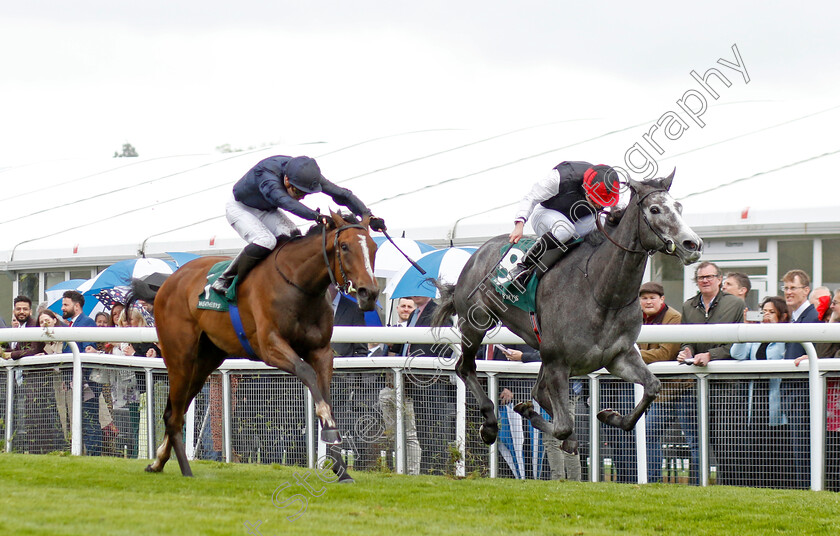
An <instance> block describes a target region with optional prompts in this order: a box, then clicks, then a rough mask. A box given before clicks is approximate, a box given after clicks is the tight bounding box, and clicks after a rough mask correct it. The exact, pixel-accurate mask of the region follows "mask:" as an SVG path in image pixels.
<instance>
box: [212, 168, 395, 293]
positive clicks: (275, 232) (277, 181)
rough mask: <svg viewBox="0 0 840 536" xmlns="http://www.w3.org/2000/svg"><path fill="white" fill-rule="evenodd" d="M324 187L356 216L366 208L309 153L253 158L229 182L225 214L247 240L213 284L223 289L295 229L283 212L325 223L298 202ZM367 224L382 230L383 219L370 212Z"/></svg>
mask: <svg viewBox="0 0 840 536" xmlns="http://www.w3.org/2000/svg"><path fill="white" fill-rule="evenodd" d="M318 192H323V193H325V194H327V195H328V196H330V197H331V198H332V199H333V201H335V202H336V203H338V204H339V205H341V206H344V207H347V208H349V209H350V211H351V212H353V214H355V215H357V216H369V215H371V213H370V210H369V209H368V208H367V207H366V206H365V204H364V203H362V202H361V200H359V198H358V197H356V196H355V195H353V192H351V191H350V190H348V189H346V188H341V187H340V186H336V185H335V184H333V183H332V182H330V181H328V180H327V179H326V178H324V176H323V175H322V174H321V168H319V167H318V163H317V162H315V160H314V159H313V158H310V157H308V156H296V157H291V156H282V155H278V156H270V157H268V158H266V159H264V160H261V161H260V162H258V163H257V165H256V166H254V167H253V168H251V169H250V170H249V171H248V173H246V174H245V176H244V177H242V178H241V179H239V181H238V182H237V183H236V184H234V185H233V195H232V196H231V197H230V198H229V199H228V202H227V204H226V205H225V215H226V216H227V220H228V222H229V223H230V224H231V226H233V228H234V229H235V230H236V232H237V233H239V236H241V237H242V238H243V239H245V241H246V242H248V245H247V246H245V249H243V250H242V252H240V253H239V255H237V257H236V258H235V259H234V260H233V262H231V263H230V266H228V268H227V269H226V270H225V271H224V273H222V275H221V276H219V278H218V279H217V280H216V281H215V282H214V283H213V285H212V288H213V290H215V291H216V292H219V293H220V294H225V293H226V292H227V291H228V289H229V288H230V284H231V282H232V281H233V279H234V277H236V276H239V279H240V281H241V280H242V279H243V278H244V277H245V276H246V275H247V274H248V272H250V271H251V269H252V268H253V267H254V266H256V265H257V264H258V263H259V262H260V261H261V260H262V259H264V258H265V257H267V256H268V255H269V253H271V251H272V250H273V249H274V246H276V245H277V238H278V237H281V236H285V237H289V236H292V235H294V234H299V231H298V229H297V227H296V226H295V224H294V223H293V222H292V220H291V219H289V217H288V216H287V215H286V214H285V212H291V213H292V214H294V215H295V216H298V217H300V218H303V219H305V220H312V221H317V222H319V223H323V224H325V225H326V224H327V223H328V217H327V216H324V215H321V214H319V213H318V212H316V211H314V210H312V209H311V208H309V207H307V206H306V205H304V204H303V203H301V202H300V200H301V199H303V198H304V197H305V196H306V195H308V194H314V193H318ZM370 228H371V229H373V230H374V231H384V230H386V228H385V222H384V221H383V220H382V219H381V218H374V217H371V219H370Z"/></svg>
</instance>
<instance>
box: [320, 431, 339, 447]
mask: <svg viewBox="0 0 840 536" xmlns="http://www.w3.org/2000/svg"><path fill="white" fill-rule="evenodd" d="M321 441H323V442H324V443H327V444H329V445H339V444H341V434H339V433H338V428H322V429H321Z"/></svg>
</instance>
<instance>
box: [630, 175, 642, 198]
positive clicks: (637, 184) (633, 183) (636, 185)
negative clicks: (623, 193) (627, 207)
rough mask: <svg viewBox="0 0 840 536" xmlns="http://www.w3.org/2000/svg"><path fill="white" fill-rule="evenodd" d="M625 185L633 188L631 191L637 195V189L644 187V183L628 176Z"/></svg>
mask: <svg viewBox="0 0 840 536" xmlns="http://www.w3.org/2000/svg"><path fill="white" fill-rule="evenodd" d="M627 186H629V187H630V189H631V190H633V193H635V194H636V195H639V190H641V189H642V188H644V186H645V183H643V182H639V181H636V180H633V179H631V178H630V177H627Z"/></svg>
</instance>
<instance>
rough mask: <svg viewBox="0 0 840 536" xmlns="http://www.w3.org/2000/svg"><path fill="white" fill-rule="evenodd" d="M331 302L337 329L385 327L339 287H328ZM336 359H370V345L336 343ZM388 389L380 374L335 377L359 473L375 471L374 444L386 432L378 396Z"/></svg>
mask: <svg viewBox="0 0 840 536" xmlns="http://www.w3.org/2000/svg"><path fill="white" fill-rule="evenodd" d="M328 298H330V299H331V300H332V306H333V314H334V319H333V325H335V326H381V325H382V321H381V320H380V318H379V315H378V312H377V311H372V314H367V313H365V312H363V311H362V310H361V309H359V305H358V303H357V302H356V300H354V299H353V297H352V296H349V295H347V294H343V293H341V292H339V291H338V289H337V288H336V287H335V285H330V286H329V287H328ZM332 349H333V352H334V353H335V355H336V357H366V356H367V355H368V345H367V344H366V343H359V342H345V343H335V344H333V345H332ZM384 386H385V380H384V375H383V374H382V373H378V372H371V373H356V372H351V373H346V374H339V375H336V376H334V377H333V385H332V389H331V392H332V397H331V398H332V400H333V412H334V414H335V416H336V419H337V421H338V427H339V430H340V431H341V435H342V439H343V441H344V446H345V448H349V449H352V450H353V452H354V454H355V457H354V459H353V464H352V465H353V467H354V468H355V469H371V468H373V466H374V461H375V458H377V457H378V456H377V455H376V454H377V453H376V452H375V449H374V448H373V443H374V441H375V440H376V439H378V438H379V437H380V436H381V435H382V432H383V430H384V428H383V426H382V418H381V415H379V409H378V398H377V397H378V393H379V390H380V389H382V388H383V387H384Z"/></svg>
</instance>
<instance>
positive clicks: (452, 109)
mask: <svg viewBox="0 0 840 536" xmlns="http://www.w3.org/2000/svg"><path fill="white" fill-rule="evenodd" d="M779 4H780V5H781V6H782V7H776V6H775V4H774V3H771V2H766V1H764V2H757V1H756V2H731V1H717V0H714V1H706V2H696V3H684V2H672V1H669V2H633V3H630V2H605V1H601V2H565V1H561V0H553V1H530V0H519V1H516V2H512V1H508V2H502V1H499V0H484V1H453V0H446V1H423V2H402V1H399V0H389V1H366V0H355V1H353V2H348V1H306V2H304V1H298V2H290V1H269V2H266V1H265V0H261V1H252V0H240V1H239V2H229V1H226V2H221V1H218V0H202V1H195V0H183V1H178V0H175V1H173V0H166V1H162V0H145V1H143V2H139V3H137V2H132V3H128V2H119V1H117V2H114V1H113V0H112V1H108V2H106V1H93V0H75V1H73V2H68V1H66V0H42V1H36V0H32V1H27V2H14V3H6V5H4V7H3V17H2V19H0V66H1V68H2V71H1V72H2V76H1V77H0V112H2V113H1V114H0V120H1V121H2V122H0V167H3V166H7V165H13V164H20V163H26V162H30V161H34V160H44V159H53V158H65V157H71V156H104V157H109V156H111V155H112V154H113V153H114V151H117V150H120V149H121V146H122V144H123V143H125V142H130V143H132V144H133V145H134V146H135V147H136V148H137V150H138V151H139V153H140V154H141V156H158V155H170V154H184V153H194V152H198V153H206V152H211V151H213V150H214V148H215V147H216V146H219V145H222V144H231V145H232V146H234V147H243V148H244V147H248V146H260V145H262V144H266V143H272V142H294V143H299V142H310V141H320V140H334V139H336V138H342V139H344V138H346V139H365V138H369V137H377V136H384V135H389V134H394V133H398V132H407V131H413V130H418V129H426V128H464V129H470V128H482V129H486V128H488V127H489V128H509V127H524V126H529V125H534V124H539V123H545V122H551V121H560V120H567V119H575V118H592V117H599V118H609V119H611V120H613V121H614V124H615V128H621V127H624V126H627V125H629V124H632V121H634V120H646V119H655V118H656V117H658V116H660V115H661V114H662V113H663V112H665V111H666V110H669V109H673V108H674V102H675V100H676V99H678V98H679V97H680V96H681V95H682V94H683V92H684V91H685V90H687V89H689V88H695V87H696V86H697V84H696V83H695V82H694V81H693V80H692V78H691V77H690V75H689V73H690V71H691V70H696V71H698V72H700V73H703V72H705V71H706V70H707V69H708V68H710V67H717V68H719V69H721V70H724V68H723V67H721V66H720V64H718V63H716V62H717V60H718V59H719V58H724V59H726V60H728V61H734V60H735V57H734V55H733V51H732V46H733V45H737V47H738V50H739V52H740V54H741V57H742V59H743V62H744V64H745V67H746V69H747V71H748V73H749V76H750V82H749V84H748V85H747V84H745V82H744V80H743V79H741V78H738V76H739V75H738V73H736V72H735V71H732V70H730V71H728V72H730V73H731V74H733V75H735V76H734V77H733V78H732V81H733V88H731V91H728V92H727V93H725V94H722V96H721V99H720V102H719V103H718V104H726V103H727V102H733V101H744V100H778V101H779V102H785V101H800V102H801V101H806V102H807V101H814V102H817V101H820V102H825V103H827V104H829V105H830V104H837V102H834V101H833V100H832V99H837V96H838V95H840V91H838V87H840V85H838V79H840V59H839V58H840V52H839V51H840V36H838V35H839V34H840V32H838V30H837V28H836V22H837V21H838V20H840V17H838V14H840V13H838V11H840V8H838V4H837V3H836V2H829V1H823V2H798V3H792V2H791V3H788V2H785V3H779ZM789 6H790V7H789ZM837 100H840V99H837Z"/></svg>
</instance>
